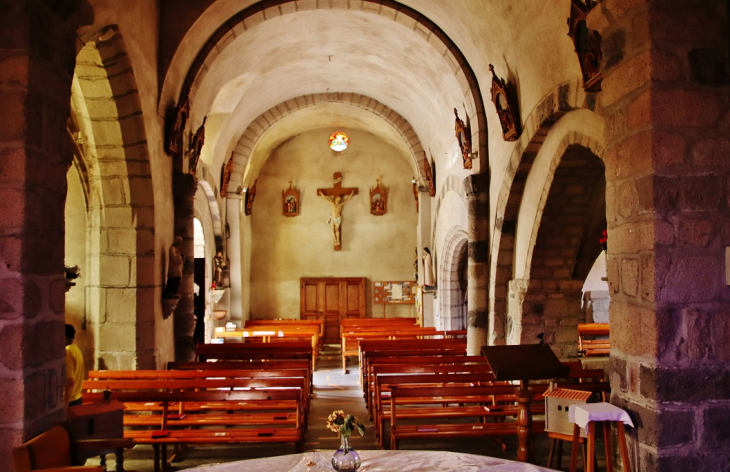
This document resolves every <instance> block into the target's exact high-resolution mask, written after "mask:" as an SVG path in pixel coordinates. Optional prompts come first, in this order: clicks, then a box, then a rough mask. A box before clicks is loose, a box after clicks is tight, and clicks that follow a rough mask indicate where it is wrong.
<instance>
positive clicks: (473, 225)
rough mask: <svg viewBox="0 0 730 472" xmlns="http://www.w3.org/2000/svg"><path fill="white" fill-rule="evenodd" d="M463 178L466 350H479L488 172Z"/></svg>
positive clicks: (484, 318) (485, 306) (485, 304)
mask: <svg viewBox="0 0 730 472" xmlns="http://www.w3.org/2000/svg"><path fill="white" fill-rule="evenodd" d="M485 167H486V168H487V171H486V172H485V173H482V174H472V175H470V176H469V177H467V178H466V179H464V189H465V190H466V198H467V203H468V211H469V228H468V231H467V236H468V237H469V242H468V244H469V288H468V294H467V305H468V307H469V310H468V314H467V319H468V320H467V331H468V333H467V348H466V350H467V353H468V354H470V355H474V354H479V351H480V349H481V347H482V346H485V345H486V344H487V322H488V320H489V174H488V173H487V172H488V166H485Z"/></svg>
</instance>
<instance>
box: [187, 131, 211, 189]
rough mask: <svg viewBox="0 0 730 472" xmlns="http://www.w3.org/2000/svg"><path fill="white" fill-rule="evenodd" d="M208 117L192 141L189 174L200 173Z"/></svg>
mask: <svg viewBox="0 0 730 472" xmlns="http://www.w3.org/2000/svg"><path fill="white" fill-rule="evenodd" d="M207 118H208V117H207V116H205V117H203V123H201V124H200V127H199V128H198V131H196V132H195V135H194V136H193V138H192V139H191V140H190V160H189V161H188V162H189V165H188V173H190V174H191V175H195V174H196V173H197V172H198V162H199V161H200V153H201V152H202V150H203V146H204V145H205V120H206V119H207Z"/></svg>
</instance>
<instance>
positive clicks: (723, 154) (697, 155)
mask: <svg viewBox="0 0 730 472" xmlns="http://www.w3.org/2000/svg"><path fill="white" fill-rule="evenodd" d="M729 155H730V139H727V138H712V139H702V140H700V141H698V142H696V143H695V145H694V146H693V147H692V163H693V164H695V165H698V166H725V165H727V158H728V156H729Z"/></svg>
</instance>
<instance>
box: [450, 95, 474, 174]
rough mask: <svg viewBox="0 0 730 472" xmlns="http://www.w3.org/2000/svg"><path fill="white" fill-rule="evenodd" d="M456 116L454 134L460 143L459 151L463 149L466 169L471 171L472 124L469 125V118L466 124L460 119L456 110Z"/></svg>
mask: <svg viewBox="0 0 730 472" xmlns="http://www.w3.org/2000/svg"><path fill="white" fill-rule="evenodd" d="M454 115H455V116H456V121H455V124H454V132H455V134H456V140H457V141H458V142H459V149H461V158H462V160H463V161H464V169H471V160H472V153H471V124H469V117H468V116H467V118H466V123H464V122H463V121H462V120H461V118H459V112H458V111H457V110H456V108H454Z"/></svg>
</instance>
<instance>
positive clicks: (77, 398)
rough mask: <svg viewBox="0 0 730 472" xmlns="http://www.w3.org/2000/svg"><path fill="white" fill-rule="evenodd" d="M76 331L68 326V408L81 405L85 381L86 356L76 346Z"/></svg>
mask: <svg viewBox="0 0 730 472" xmlns="http://www.w3.org/2000/svg"><path fill="white" fill-rule="evenodd" d="M75 337H76V329H74V327H73V326H71V325H70V324H67V325H66V389H65V399H66V402H67V403H68V406H75V405H81V404H82V403H83V402H82V400H81V384H82V382H83V381H84V356H83V355H82V354H81V349H79V347H78V346H77V345H76V344H74V343H73V342H74V338H75Z"/></svg>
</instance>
